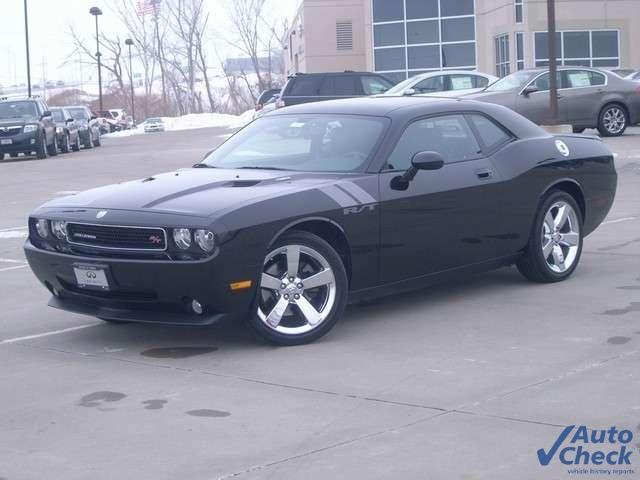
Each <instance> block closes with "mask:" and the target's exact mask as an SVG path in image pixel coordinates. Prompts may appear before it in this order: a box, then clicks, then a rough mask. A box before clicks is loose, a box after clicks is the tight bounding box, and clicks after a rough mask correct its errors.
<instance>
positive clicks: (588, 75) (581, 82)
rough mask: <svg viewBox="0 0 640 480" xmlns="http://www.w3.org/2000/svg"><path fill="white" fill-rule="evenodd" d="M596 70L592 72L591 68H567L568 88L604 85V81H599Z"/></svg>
mask: <svg viewBox="0 0 640 480" xmlns="http://www.w3.org/2000/svg"><path fill="white" fill-rule="evenodd" d="M592 74H595V75H599V74H596V73H595V72H591V71H590V70H567V72H566V83H567V88H580V87H591V86H592V85H603V84H604V81H603V82H602V83H600V84H599V83H597V80H598V79H597V78H596V76H595V75H593V76H592Z"/></svg>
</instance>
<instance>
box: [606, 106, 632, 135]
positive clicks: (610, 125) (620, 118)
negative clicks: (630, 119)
mask: <svg viewBox="0 0 640 480" xmlns="http://www.w3.org/2000/svg"><path fill="white" fill-rule="evenodd" d="M602 124H603V126H604V128H605V130H606V131H607V132H609V133H610V134H611V135H617V134H618V133H620V132H622V131H623V130H624V129H625V127H626V125H627V116H626V114H625V113H624V111H623V110H622V109H621V108H620V107H615V106H613V107H609V108H607V109H606V110H605V112H604V114H603V115H602Z"/></svg>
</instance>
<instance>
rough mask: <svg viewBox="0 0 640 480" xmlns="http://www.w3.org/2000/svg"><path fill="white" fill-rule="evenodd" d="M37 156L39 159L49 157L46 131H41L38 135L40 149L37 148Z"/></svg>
mask: <svg viewBox="0 0 640 480" xmlns="http://www.w3.org/2000/svg"><path fill="white" fill-rule="evenodd" d="M36 158H38V159H39V160H44V159H45V158H47V141H46V139H45V136H44V133H42V132H41V133H40V135H39V136H38V149H37V150H36Z"/></svg>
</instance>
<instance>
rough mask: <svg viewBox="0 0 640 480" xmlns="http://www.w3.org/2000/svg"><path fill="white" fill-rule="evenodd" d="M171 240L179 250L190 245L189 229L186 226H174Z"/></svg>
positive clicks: (185, 248)
mask: <svg viewBox="0 0 640 480" xmlns="http://www.w3.org/2000/svg"><path fill="white" fill-rule="evenodd" d="M173 241H174V243H175V244H176V247H178V248H179V249H181V250H187V249H188V248H189V247H190V246H191V230H189V229H188V228H174V229H173Z"/></svg>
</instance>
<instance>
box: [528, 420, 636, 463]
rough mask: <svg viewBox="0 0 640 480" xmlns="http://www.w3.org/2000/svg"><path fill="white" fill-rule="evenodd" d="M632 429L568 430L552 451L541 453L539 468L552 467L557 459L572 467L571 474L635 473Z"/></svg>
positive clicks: (560, 436) (539, 455) (576, 428)
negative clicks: (632, 455)
mask: <svg viewBox="0 0 640 480" xmlns="http://www.w3.org/2000/svg"><path fill="white" fill-rule="evenodd" d="M632 441H633V433H632V432H631V430H618V429H617V428H616V427H611V428H609V429H608V430H590V429H588V428H587V427H586V426H584V425H581V426H578V427H576V426H575V425H570V426H568V427H566V428H565V429H564V430H563V431H562V432H561V433H560V435H559V436H558V438H557V439H556V441H555V442H554V443H553V445H552V446H551V448H549V449H548V450H544V449H543V448H541V449H539V450H538V452H537V453H538V461H539V462H540V465H542V466H547V465H549V464H550V463H551V462H552V461H553V460H554V458H555V459H556V460H557V461H559V462H560V463H561V464H563V465H567V466H573V467H572V468H569V469H568V470H567V472H568V473H570V474H588V475H593V474H608V475H625V474H634V473H635V472H634V469H633V468H631V454H632V453H634V451H633V448H632V447H631V442H632Z"/></svg>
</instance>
